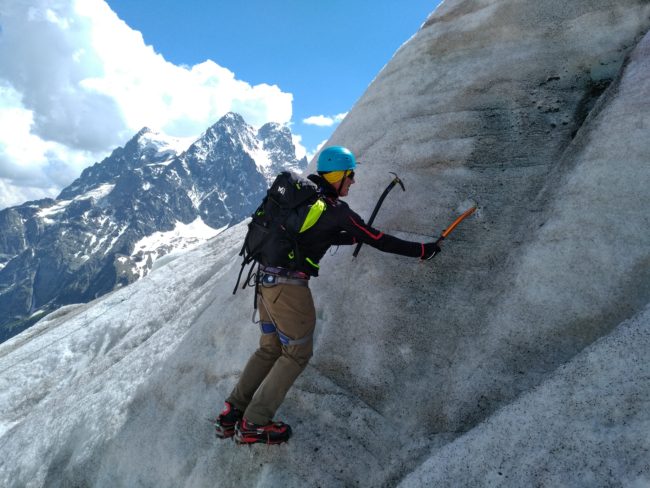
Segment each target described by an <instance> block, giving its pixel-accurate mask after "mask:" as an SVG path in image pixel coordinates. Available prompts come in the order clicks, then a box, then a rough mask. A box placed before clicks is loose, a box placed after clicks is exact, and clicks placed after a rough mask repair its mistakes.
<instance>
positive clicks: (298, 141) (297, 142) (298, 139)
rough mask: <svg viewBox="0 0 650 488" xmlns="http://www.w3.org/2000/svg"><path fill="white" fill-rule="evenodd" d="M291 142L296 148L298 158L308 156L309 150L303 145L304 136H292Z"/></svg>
mask: <svg viewBox="0 0 650 488" xmlns="http://www.w3.org/2000/svg"><path fill="white" fill-rule="evenodd" d="M291 140H292V142H293V145H294V147H295V148H296V157H297V158H298V159H301V158H302V157H303V156H307V155H308V154H307V148H306V147H305V146H303V145H302V136H300V135H298V134H291Z"/></svg>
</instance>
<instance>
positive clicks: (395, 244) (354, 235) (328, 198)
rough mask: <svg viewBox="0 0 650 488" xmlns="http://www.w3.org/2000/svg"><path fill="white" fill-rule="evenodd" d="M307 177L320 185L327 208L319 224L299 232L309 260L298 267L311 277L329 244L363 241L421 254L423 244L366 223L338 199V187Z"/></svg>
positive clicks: (383, 248) (389, 249) (407, 253)
mask: <svg viewBox="0 0 650 488" xmlns="http://www.w3.org/2000/svg"><path fill="white" fill-rule="evenodd" d="M308 178H309V179H310V180H311V181H313V182H314V183H316V185H318V187H319V188H320V192H321V195H322V196H323V198H324V200H325V203H326V204H327V208H326V209H325V211H324V212H323V213H322V215H321V216H320V218H319V219H318V221H317V222H316V224H315V225H314V226H313V227H312V228H310V229H309V230H307V231H305V232H304V233H302V234H301V235H300V239H299V246H300V250H301V252H302V255H303V257H305V258H309V261H311V262H312V263H313V264H310V263H309V262H306V263H305V264H304V265H303V266H302V267H300V268H299V270H300V271H303V272H305V273H307V274H309V275H311V276H318V267H317V266H318V263H319V262H320V260H321V258H322V257H323V256H324V255H325V253H326V252H327V250H328V249H329V248H330V246H338V245H350V244H356V243H358V242H363V243H364V244H368V245H370V246H372V247H374V248H377V249H379V250H380V251H384V252H389V253H393V254H401V255H402V256H411V257H422V256H423V254H424V245H423V244H422V243H420V242H410V241H404V240H402V239H398V238H397V237H393V236H391V235H388V234H384V233H383V232H381V231H379V230H377V229H374V228H372V227H370V226H369V225H367V224H366V223H365V222H364V221H363V219H362V218H361V217H359V215H358V214H357V213H356V212H354V211H353V210H352V209H351V208H350V207H349V206H348V204H347V203H345V202H344V201H342V200H340V199H339V198H338V193H337V192H336V189H335V188H334V187H333V186H332V185H331V184H330V183H329V182H327V180H325V179H324V178H323V177H321V176H319V175H315V174H314V175H309V176H308Z"/></svg>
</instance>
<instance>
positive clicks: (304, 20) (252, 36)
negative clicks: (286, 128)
mask: <svg viewBox="0 0 650 488" xmlns="http://www.w3.org/2000/svg"><path fill="white" fill-rule="evenodd" d="M107 1H108V4H109V5H110V6H111V8H112V9H113V10H114V11H115V12H116V13H117V14H118V16H119V17H120V18H121V19H122V20H124V21H126V23H127V24H129V26H131V27H132V28H134V29H137V30H139V31H140V32H142V34H143V36H144V40H145V42H146V43H148V44H151V45H152V46H153V47H154V49H155V50H156V51H157V52H159V53H160V54H162V55H163V56H164V57H165V59H167V60H168V61H171V62H173V63H175V64H188V65H194V64H196V63H200V62H202V61H205V60H206V59H212V60H214V61H215V62H217V63H218V64H219V65H221V66H223V67H226V68H228V69H230V70H231V71H233V72H234V73H235V75H236V77H237V78H239V79H242V80H245V81H247V82H249V83H251V84H258V83H268V84H276V85H278V86H279V87H280V89H282V91H284V92H289V93H291V94H293V117H292V122H293V125H292V130H293V131H294V132H296V133H297V134H300V135H301V136H302V139H303V144H304V145H305V147H306V148H307V150H308V151H309V152H313V151H314V150H315V148H316V146H317V144H319V143H321V142H322V141H323V140H325V139H327V138H328V137H329V135H331V133H332V131H333V129H334V128H335V127H334V126H330V127H318V126H314V125H308V124H304V123H302V121H303V120H304V119H306V118H307V117H310V116H316V115H325V116H329V117H333V116H335V115H337V114H341V113H345V112H347V111H348V110H349V109H350V108H351V107H352V105H353V104H354V103H355V102H356V100H357V99H358V98H359V97H360V96H361V95H362V94H363V92H364V91H365V89H366V87H367V86H368V84H369V83H370V82H371V81H372V79H373V78H374V77H375V76H376V75H377V73H378V72H379V70H380V69H381V68H382V67H383V66H384V65H385V64H386V63H387V62H388V60H389V59H390V58H391V56H392V55H393V53H394V52H395V51H396V50H397V49H398V48H399V46H400V45H401V44H402V43H404V42H405V41H406V40H408V39H409V38H410V37H411V36H412V35H413V34H414V33H415V32H416V31H417V30H418V28H419V27H420V25H421V24H422V23H423V22H424V21H425V20H426V18H427V16H428V15H429V14H430V13H431V12H432V11H433V10H434V9H435V7H436V5H437V4H438V3H439V2H437V1H435V0H408V1H404V2H398V1H396V0H354V1H349V0H348V1H345V0H329V1H305V0H286V1H281V2H280V1H268V0H267V1H264V0H242V1H240V2H233V1H206V0H185V1H183V2H179V1H177V0H137V1H134V0H107Z"/></svg>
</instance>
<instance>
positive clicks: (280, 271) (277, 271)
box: [262, 266, 309, 280]
mask: <svg viewBox="0 0 650 488" xmlns="http://www.w3.org/2000/svg"><path fill="white" fill-rule="evenodd" d="M262 273H267V274H272V275H276V276H283V277H285V278H295V279H299V280H308V279H309V275H308V274H307V273H303V272H302V271H292V270H290V269H286V268H276V267H273V266H266V267H264V268H262Z"/></svg>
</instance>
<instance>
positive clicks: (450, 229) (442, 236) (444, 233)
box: [436, 205, 476, 244]
mask: <svg viewBox="0 0 650 488" xmlns="http://www.w3.org/2000/svg"><path fill="white" fill-rule="evenodd" d="M475 210H476V205H474V206H473V207H471V208H470V209H468V210H466V211H465V212H463V213H462V215H461V216H460V217H458V218H457V219H456V220H454V221H453V222H452V224H451V225H450V226H449V227H447V228H446V229H445V230H443V231H442V234H440V237H439V238H438V240H437V241H436V244H439V243H440V242H441V241H442V240H443V239H445V238H446V237H447V236H448V235H449V234H451V233H452V232H453V231H454V229H455V228H456V227H458V224H460V223H461V222H462V221H463V220H465V219H466V218H467V217H469V216H470V215H472V214H473V213H474V211H475Z"/></svg>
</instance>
